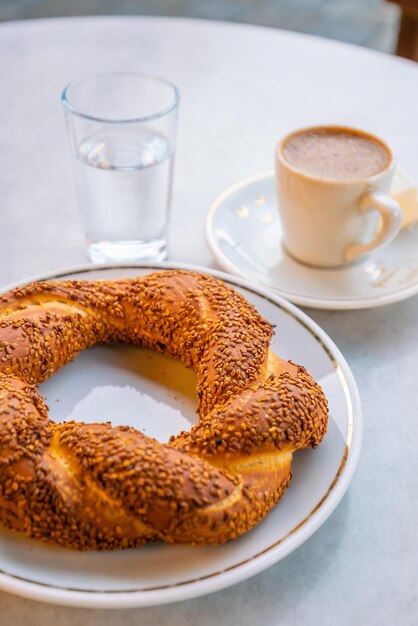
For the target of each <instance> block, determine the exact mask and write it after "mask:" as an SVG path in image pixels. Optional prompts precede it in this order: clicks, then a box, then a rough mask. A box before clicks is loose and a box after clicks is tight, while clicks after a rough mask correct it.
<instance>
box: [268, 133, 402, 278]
mask: <svg viewBox="0 0 418 626" xmlns="http://www.w3.org/2000/svg"><path fill="white" fill-rule="evenodd" d="M394 168H395V160H394V157H393V155H392V152H391V150H390V148H389V147H388V146H387V144H386V143H385V142H383V141H382V140H381V139H379V138H378V137H375V136H374V135H371V134H370V133H366V132H364V131H360V130H357V129H353V128H346V127H340V126H317V127H311V128H305V129H301V130H298V131H295V132H293V133H290V134H289V135H287V136H286V137H284V139H282V141H281V142H280V143H279V145H278V147H277V153H276V181H277V193H278V200H279V210H280V214H281V220H282V226H283V239H284V245H285V247H286V248H287V250H288V251H289V253H290V254H291V255H292V256H294V257H295V258H296V259H298V260H300V261H302V262H304V263H307V264H310V265H317V266H324V267H336V266H339V265H345V264H347V263H350V262H352V261H354V260H355V259H357V258H358V257H360V256H362V255H364V254H366V253H368V252H370V251H371V250H375V249H377V248H380V247H382V246H384V245H386V244H387V243H389V242H390V241H391V240H392V239H393V238H394V237H395V236H396V234H397V233H398V232H399V229H400V226H401V221H402V215H401V209H400V207H399V205H398V203H397V202H395V200H393V198H391V197H390V196H389V195H388V194H387V192H388V191H389V188H390V184H391V181H392V177H393V172H394Z"/></svg>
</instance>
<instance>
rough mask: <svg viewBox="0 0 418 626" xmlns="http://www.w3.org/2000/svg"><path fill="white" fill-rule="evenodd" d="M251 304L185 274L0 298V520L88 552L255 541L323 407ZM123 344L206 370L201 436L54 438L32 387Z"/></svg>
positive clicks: (89, 433)
mask: <svg viewBox="0 0 418 626" xmlns="http://www.w3.org/2000/svg"><path fill="white" fill-rule="evenodd" d="M272 334H273V330H272V327H271V325H270V324H269V323H268V322H267V321H265V320H264V319H263V318H262V317H261V316H260V315H259V314H258V313H257V311H256V310H255V308H254V307H253V306H252V305H251V304H250V303H248V302H247V301H246V300H245V298H244V297H243V296H241V295H240V294H239V293H237V292H236V291H234V290H233V289H231V288H230V287H228V286H227V285H225V284H224V283H223V282H221V281H219V280H217V279H215V278H213V277H211V276H206V275H203V274H198V273H195V272H188V271H176V270H173V271H171V270H170V271H165V272H159V273H154V274H150V275H147V276H144V277H140V278H136V279H126V280H115V281H91V282H87V281H66V282H43V283H33V284H31V285H29V286H26V287H19V288H17V289H15V290H13V291H10V292H8V293H6V294H3V295H2V296H0V357H1V360H0V520H1V522H2V523H3V524H4V525H5V526H7V527H9V528H12V529H16V530H18V531H21V532H23V533H25V534H26V535H27V536H29V537H33V538H35V539H41V540H44V541H50V542H55V543H57V544H59V545H61V546H67V547H71V548H77V549H115V548H128V547H135V546H139V545H141V544H143V543H145V542H147V541H155V540H162V541H165V542H167V543H187V544H217V543H222V542H225V541H228V540H229V539H234V538H235V537H238V536H239V535H241V534H242V533H244V532H246V531H247V530H249V529H250V528H252V527H253V526H255V525H256V524H257V523H258V522H259V521H260V520H261V519H262V518H263V517H264V516H265V515H266V514H267V513H268V512H269V510H270V509H271V508H272V507H273V506H274V505H275V504H276V502H277V501H278V499H279V498H280V497H281V496H282V494H283V492H284V490H285V488H286V487H287V485H288V483H289V481H290V477H291V460H292V454H293V452H294V451H295V450H297V449H299V448H304V447H308V446H313V447H315V446H317V445H318V444H319V443H320V441H321V440H322V438H323V436H324V434H325V432H326V428H327V422H328V408H327V401H326V398H325V396H324V393H323V391H322V390H321V388H320V386H319V385H318V384H317V383H315V382H314V380H313V379H312V378H311V376H310V375H309V374H308V373H307V372H306V370H305V369H304V368H303V367H302V366H300V365H295V364H293V363H290V362H285V361H283V360H281V359H280V358H278V357H277V356H276V355H275V354H274V353H273V352H271V351H270V350H269V344H270V340H271V337H272ZM110 341H118V342H122V343H130V344H134V345H138V346H146V347H151V348H154V349H155V350H158V351H160V352H164V353H166V354H167V355H170V356H173V357H177V358H179V359H181V360H182V361H183V362H184V364H185V365H186V366H187V367H192V368H194V369H195V370H196V372H197V376H198V385H197V396H198V413H199V416H200V421H199V422H198V423H197V424H196V425H195V426H193V427H192V428H191V430H190V431H189V432H182V433H180V434H179V435H178V436H175V437H172V438H171V440H170V442H169V443H168V444H162V443H160V442H158V441H156V440H154V439H151V438H149V437H147V436H145V435H143V434H142V433H140V432H138V431H136V430H135V429H134V428H128V427H112V426H111V425H110V424H104V423H97V424H84V423H77V422H67V423H60V424H57V423H54V422H52V421H51V420H50V419H49V417H48V409H47V407H46V405H45V403H44V401H43V399H42V397H41V396H40V394H39V392H38V390H37V387H36V385H37V384H39V383H41V382H43V381H45V380H46V379H47V378H49V377H50V376H51V375H52V374H54V373H55V372H56V371H57V370H59V369H60V368H61V367H62V366H63V365H65V364H66V363H68V362H69V361H71V360H72V359H73V358H74V357H75V356H76V355H77V354H78V353H79V352H80V351H81V350H84V349H85V348H88V347H90V346H93V345H94V344H98V343H107V342H110Z"/></svg>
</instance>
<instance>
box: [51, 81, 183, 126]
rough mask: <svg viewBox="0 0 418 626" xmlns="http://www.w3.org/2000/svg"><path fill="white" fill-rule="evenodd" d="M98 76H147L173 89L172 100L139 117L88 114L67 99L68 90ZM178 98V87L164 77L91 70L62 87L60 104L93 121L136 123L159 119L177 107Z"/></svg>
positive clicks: (68, 110)
mask: <svg viewBox="0 0 418 626" xmlns="http://www.w3.org/2000/svg"><path fill="white" fill-rule="evenodd" d="M99 76H135V77H138V78H147V79H150V80H153V81H155V82H158V83H162V84H164V85H166V86H167V87H170V88H171V89H172V90H173V100H172V101H171V102H170V104H169V105H167V106H166V107H164V108H163V109H160V110H159V111H156V112H155V113H152V114H151V115H143V116H140V117H125V118H109V117H100V116H97V115H90V114H88V113H83V111H82V110H81V109H80V108H77V107H76V106H74V105H73V104H72V103H71V101H70V99H69V92H70V90H71V89H72V87H74V86H75V85H77V83H81V82H82V81H84V80H86V79H88V78H97V77H99ZM179 100H180V93H179V89H178V87H177V86H176V85H175V84H174V83H172V82H171V81H169V80H166V79H165V78H160V77H159V76H154V75H153V74H142V73H141V72H118V71H114V72H91V73H90V74H84V75H83V76H79V77H78V78H74V79H73V80H72V81H70V82H69V83H68V84H67V85H66V87H64V90H63V92H62V94H61V102H62V105H63V107H64V109H65V110H66V111H67V112H68V113H71V114H72V115H77V116H78V117H82V118H84V119H87V120H91V121H93V122H105V123H107V124H127V123H135V122H137V123H138V122H148V121H151V120H155V119H159V118H161V117H164V115H167V114H168V113H171V111H173V110H174V109H175V108H176V107H177V105H178V103H179Z"/></svg>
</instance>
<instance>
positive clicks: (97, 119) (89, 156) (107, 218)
mask: <svg viewBox="0 0 418 626" xmlns="http://www.w3.org/2000/svg"><path fill="white" fill-rule="evenodd" d="M61 99H62V104H63V106H64V111H65V117H66V121H67V129H68V136H69V142H70V147H71V151H72V153H73V155H74V157H75V158H74V170H75V179H76V188H77V195H78V200H79V204H80V208H81V212H82V216H83V221H84V225H85V231H86V238H87V242H88V247H87V254H88V256H89V258H90V260H91V261H93V262H99V263H100V262H124V261H143V260H148V259H149V260H154V261H156V260H158V261H161V260H163V259H165V258H166V257H167V230H168V221H169V208H170V202H171V188H172V176H173V162H174V152H175V134H176V122H177V108H178V102H179V92H178V89H177V87H176V86H175V85H173V84H172V83H170V82H168V81H166V80H163V79H160V78H156V77H154V76H146V75H143V74H136V73H132V72H110V73H100V74H92V75H89V76H84V77H81V78H77V79H76V80H74V81H73V82H71V83H70V84H69V85H68V86H67V87H66V88H65V89H64V92H63V94H62V98H61Z"/></svg>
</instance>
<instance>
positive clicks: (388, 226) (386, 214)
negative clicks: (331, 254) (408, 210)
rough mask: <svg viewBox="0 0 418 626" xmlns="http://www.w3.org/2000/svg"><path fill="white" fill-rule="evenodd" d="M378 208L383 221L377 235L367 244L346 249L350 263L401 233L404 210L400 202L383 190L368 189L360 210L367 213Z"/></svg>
mask: <svg viewBox="0 0 418 626" xmlns="http://www.w3.org/2000/svg"><path fill="white" fill-rule="evenodd" d="M373 209H376V210H377V211H379V213H380V215H381V218H382V222H381V225H380V228H379V230H378V232H377V234H376V237H375V238H374V239H373V240H372V241H370V242H369V243H365V244H353V245H350V246H348V247H347V248H346V250H345V260H346V261H347V262H348V263H349V262H351V261H354V260H355V259H357V257H359V256H361V255H362V254H366V253H367V252H370V251H371V250H376V249H377V248H381V247H382V246H385V245H386V244H388V243H389V242H390V241H392V239H394V238H395V237H396V235H397V234H398V233H399V231H400V228H401V225H402V210H401V207H400V206H399V204H398V203H397V202H396V200H394V199H393V198H391V197H390V196H389V195H388V194H387V193H384V192H383V191H368V192H366V193H364V194H363V195H362V197H361V198H360V211H361V212H362V213H367V212H368V211H372V210H373Z"/></svg>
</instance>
